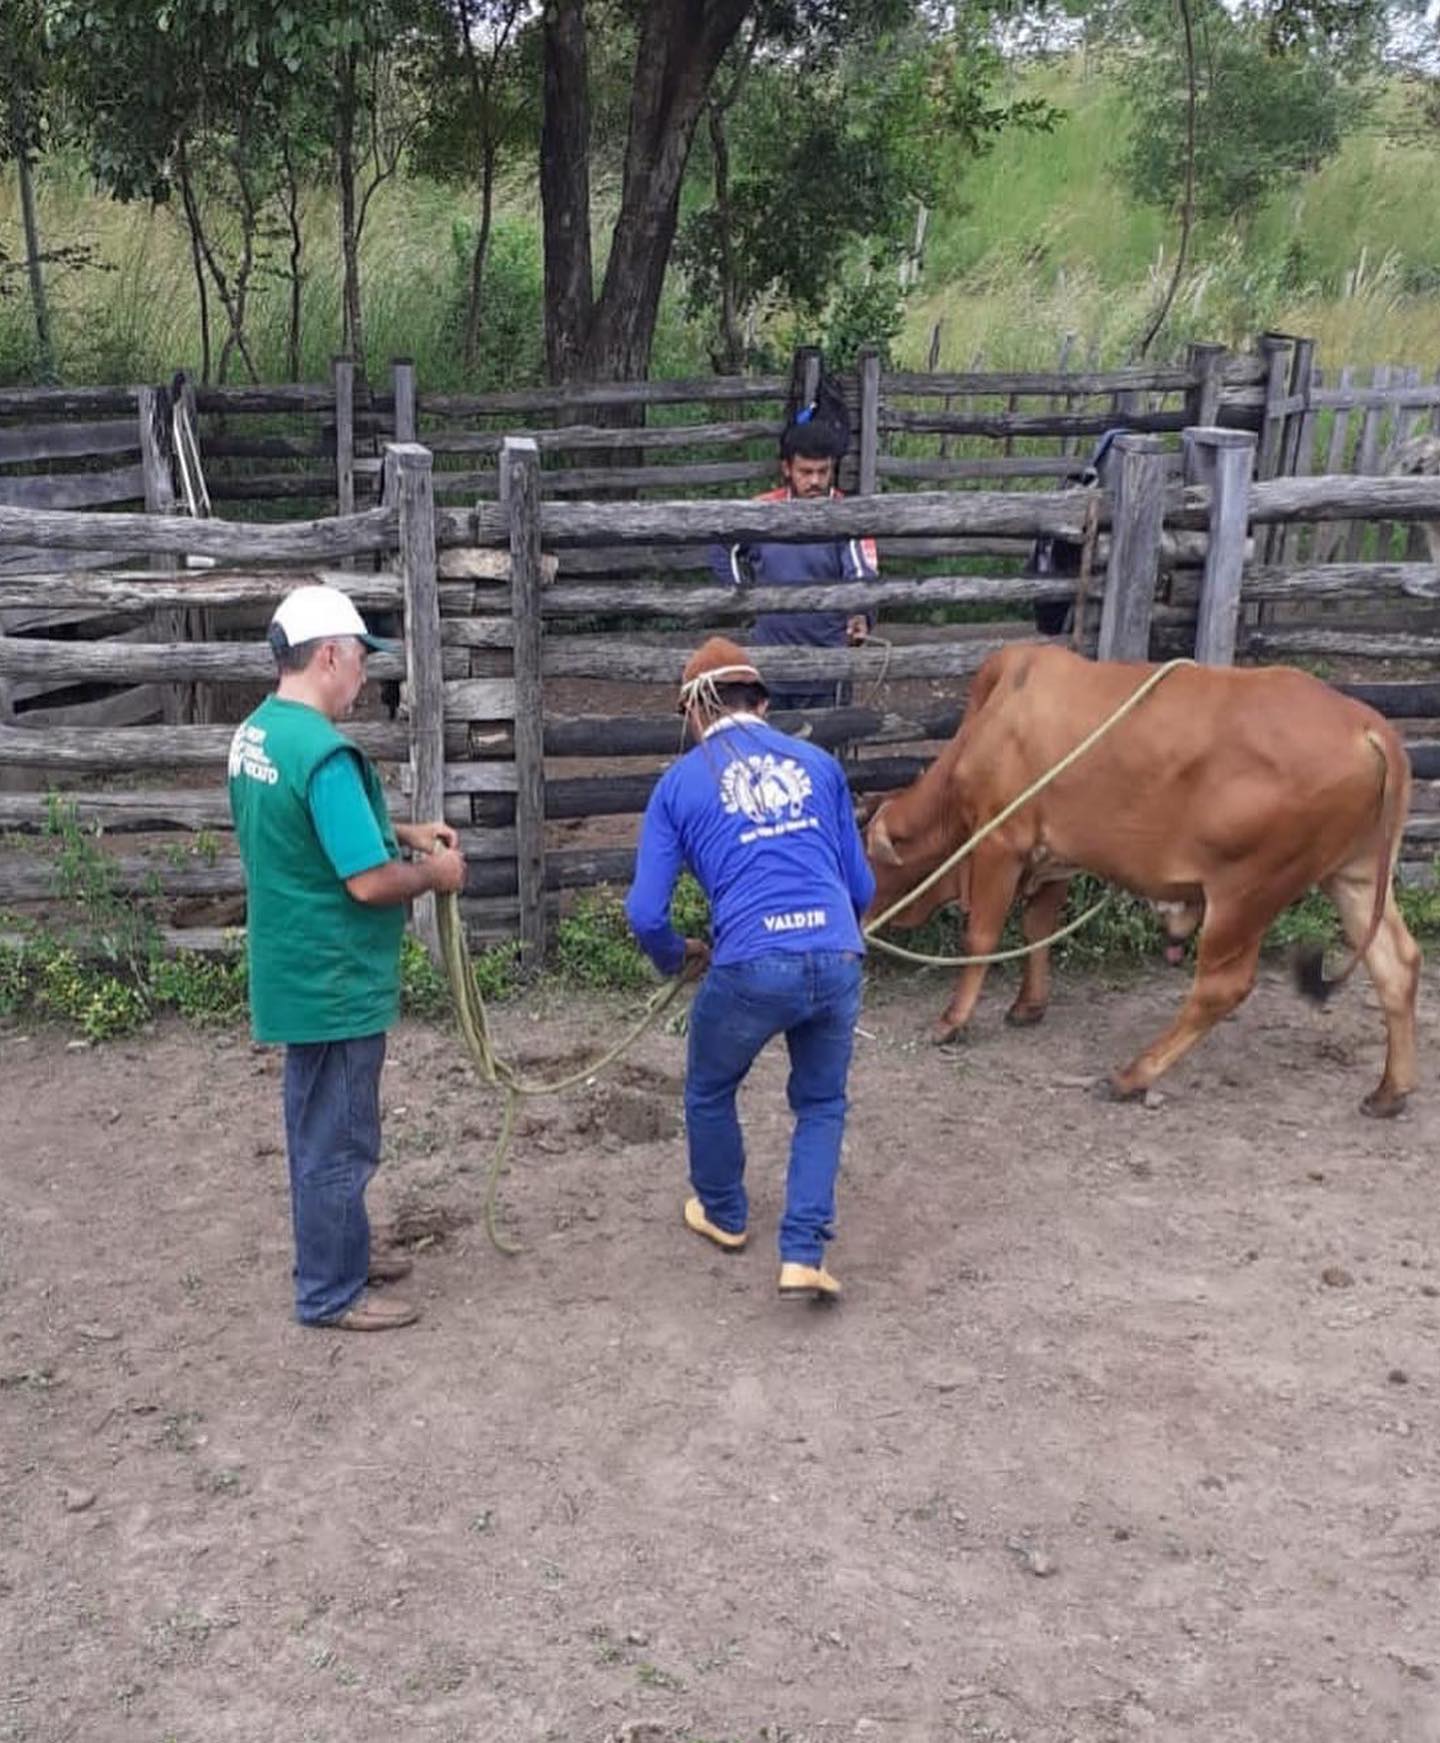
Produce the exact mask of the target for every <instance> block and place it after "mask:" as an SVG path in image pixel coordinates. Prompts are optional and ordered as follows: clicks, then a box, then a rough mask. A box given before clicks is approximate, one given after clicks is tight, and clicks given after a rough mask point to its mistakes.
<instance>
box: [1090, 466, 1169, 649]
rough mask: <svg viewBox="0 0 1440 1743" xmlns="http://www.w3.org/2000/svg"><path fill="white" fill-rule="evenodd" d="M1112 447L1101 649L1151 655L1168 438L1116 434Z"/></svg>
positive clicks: (1163, 513)
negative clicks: (1113, 464) (1111, 510)
mask: <svg viewBox="0 0 1440 1743" xmlns="http://www.w3.org/2000/svg"><path fill="white" fill-rule="evenodd" d="M1112 452H1113V453H1114V454H1115V455H1116V462H1117V463H1116V469H1115V470H1116V484H1115V496H1114V514H1113V517H1112V522H1111V529H1110V562H1109V565H1108V567H1107V569H1106V572H1105V603H1104V605H1103V607H1102V608H1101V612H1100V645H1099V649H1098V653H1099V657H1100V658H1101V659H1102V660H1148V659H1149V657H1150V616H1151V613H1152V611H1153V610H1154V606H1155V582H1156V579H1157V577H1158V575H1159V573H1160V528H1161V523H1162V522H1163V520H1164V518H1165V443H1164V441H1163V440H1162V439H1161V438H1160V437H1159V436H1138V435H1124V436H1118V437H1117V438H1116V440H1115V443H1114V447H1113V449H1112Z"/></svg>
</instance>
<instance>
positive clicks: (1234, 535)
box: [1183, 427, 1255, 666]
mask: <svg viewBox="0 0 1440 1743" xmlns="http://www.w3.org/2000/svg"><path fill="white" fill-rule="evenodd" d="M1183 440H1184V443H1185V476H1186V478H1187V479H1189V480H1193V481H1194V482H1195V483H1197V484H1207V485H1209V487H1210V524H1209V531H1210V543H1209V546H1208V548H1207V550H1206V552H1205V573H1204V576H1203V578H1202V580H1201V583H1200V620H1199V623H1198V624H1197V626H1196V629H1195V658H1196V659H1197V660H1200V661H1202V662H1203V663H1204V664H1205V665H1207V666H1233V665H1234V663H1235V634H1236V626H1237V625H1238V623H1239V619H1240V583H1241V579H1242V577H1243V574H1244V569H1245V538H1246V534H1247V532H1248V529H1249V518H1250V517H1249V506H1250V474H1251V471H1252V470H1253V469H1254V465H1255V437H1254V436H1253V435H1252V434H1251V432H1250V431H1249V430H1222V429H1216V428H1214V427H1211V428H1209V429H1194V430H1186V431H1185V434H1184V437H1183Z"/></svg>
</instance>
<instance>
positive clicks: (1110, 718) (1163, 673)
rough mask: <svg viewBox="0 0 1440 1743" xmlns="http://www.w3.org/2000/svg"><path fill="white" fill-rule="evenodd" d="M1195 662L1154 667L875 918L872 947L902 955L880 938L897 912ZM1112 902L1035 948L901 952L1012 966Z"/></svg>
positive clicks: (955, 963) (916, 958)
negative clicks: (958, 953) (1095, 723)
mask: <svg viewBox="0 0 1440 1743" xmlns="http://www.w3.org/2000/svg"><path fill="white" fill-rule="evenodd" d="M1194 664H1195V661H1194V660H1167V661H1166V662H1165V664H1164V665H1163V666H1158V667H1156V669H1155V670H1154V671H1153V672H1152V673H1151V674H1150V676H1149V677H1148V678H1146V680H1145V681H1144V683H1143V684H1141V685H1139V687H1138V688H1137V689H1135V690H1134V691H1132V692H1131V694H1130V695H1129V696H1127V697H1126V698H1125V700H1124V701H1123V702H1122V703H1121V704H1120V706H1119V707H1118V708H1117V709H1116V710H1115V711H1114V713H1112V714H1109V715H1107V716H1106V718H1105V719H1104V720H1102V721H1101V722H1100V724H1099V726H1097V727H1096V728H1095V730H1094V731H1093V732H1089V733H1087V734H1086V735H1085V737H1084V738H1082V739H1081V740H1080V742H1079V744H1077V745H1075V746H1074V747H1073V748H1072V749H1071V750H1069V751H1067V752H1066V753H1065V755H1064V756H1063V757H1061V759H1060V761H1059V762H1058V763H1056V764H1055V765H1054V767H1053V768H1049V769H1047V770H1046V771H1045V773H1044V774H1043V775H1041V776H1040V777H1039V779H1038V780H1034V781H1032V782H1031V783H1030V785H1029V786H1028V787H1026V789H1025V791H1024V792H1023V793H1020V794H1018V795H1017V796H1016V797H1015V798H1013V799H1012V800H1011V801H1010V803H1009V804H1008V805H1006V806H1005V807H1004V809H1003V810H1001V811H998V812H996V814H995V815H994V816H993V817H992V818H991V819H990V821H989V822H988V823H985V824H982V825H981V827H980V828H979V829H977V830H976V831H975V833H974V834H973V835H972V836H971V837H970V839H969V840H968V841H965V842H963V843H962V844H961V845H960V846H959V847H957V848H956V849H955V851H954V853H952V854H951V855H950V857H949V858H948V859H945V860H942V861H941V862H940V864H939V865H938V866H936V868H935V870H934V871H932V872H931V873H930V874H929V876H928V877H925V878H923V879H922V880H921V881H920V882H919V883H918V884H917V885H916V886H915V888H914V889H913V890H910V891H907V893H906V894H905V895H903V896H901V897H900V898H899V900H898V901H895V902H892V903H891V904H890V906H889V907H888V908H887V909H886V910H885V912H884V913H883V914H881V915H879V916H878V917H877V918H876V919H874V920H872V921H871V922H870V924H869V925H868V926H867V927H866V928H865V937H866V938H867V939H868V940H869V941H870V942H871V943H872V944H876V945H878V946H879V947H880V949H882V950H888V951H891V952H900V946H899V945H898V944H896V945H891V944H887V943H886V941H885V940H884V939H883V938H880V937H878V936H877V934H878V933H879V932H880V931H881V929H882V928H883V927H885V926H888V925H889V924H890V922H891V921H892V920H893V919H894V918H895V916H896V915H897V914H901V913H903V912H904V911H905V909H906V908H908V907H909V906H910V904H911V903H912V902H914V901H916V900H917V899H918V898H919V897H920V896H923V895H924V894H925V892H926V891H927V890H930V889H933V888H934V887H935V885H936V884H938V883H939V882H940V880H941V878H943V877H944V876H945V875H946V873H947V872H950V871H953V870H954V869H955V867H956V866H957V865H959V864H960V862H961V861H962V860H965V859H968V858H969V857H970V855H971V854H972V853H974V851H975V849H976V848H977V847H979V845H980V843H981V842H982V841H984V840H986V839H987V838H988V837H989V836H991V835H993V834H994V833H995V831H996V830H997V829H999V828H1001V827H1002V826H1003V825H1004V824H1006V823H1008V822H1009V821H1010V819H1011V818H1012V817H1013V816H1014V815H1015V813H1016V812H1017V811H1019V810H1020V809H1021V808H1022V807H1023V806H1025V805H1028V804H1029V803H1030V801H1031V800H1032V799H1033V798H1035V797H1036V796H1037V795H1038V794H1040V793H1043V792H1044V790H1045V789H1046V787H1048V786H1049V785H1050V783H1051V782H1052V781H1057V780H1059V778H1060V776H1061V775H1063V774H1064V773H1065V771H1066V770H1067V769H1068V768H1071V767H1072V766H1073V765H1074V764H1075V763H1078V762H1079V760H1080V759H1081V757H1083V756H1084V755H1085V754H1086V752H1087V751H1089V750H1092V749H1093V748H1094V746H1095V745H1097V744H1098V743H1099V742H1100V740H1101V739H1102V738H1104V736H1105V734H1106V733H1107V732H1109V731H1110V729H1111V728H1112V727H1115V726H1118V725H1119V724H1120V722H1121V721H1122V720H1124V718H1125V717H1126V715H1127V714H1129V713H1130V712H1131V710H1132V709H1135V708H1138V707H1139V706H1140V704H1141V703H1142V702H1143V701H1144V700H1145V698H1146V697H1147V696H1148V695H1149V694H1150V692H1151V691H1152V690H1153V689H1154V688H1155V686H1156V685H1157V684H1159V683H1162V682H1163V681H1164V680H1165V679H1166V678H1168V677H1169V676H1170V674H1171V673H1172V672H1174V671H1178V670H1179V668H1180V667H1181V666H1193V665H1194ZM1109 899H1110V898H1109V897H1108V896H1106V897H1105V898H1104V899H1103V900H1101V901H1099V902H1097V903H1096V904H1095V905H1094V907H1092V908H1090V909H1089V910H1087V912H1086V913H1084V914H1083V915H1081V917H1080V919H1079V920H1077V921H1074V922H1073V923H1072V924H1071V925H1069V926H1065V927H1062V928H1061V930H1060V931H1058V932H1052V933H1051V934H1050V936H1049V937H1048V938H1041V939H1038V940H1037V941H1036V942H1035V943H1033V944H1025V945H1022V946H1020V947H1019V948H1018V949H1015V950H1003V951H992V952H991V953H990V954H988V955H985V956H922V955H921V954H920V953H919V952H917V951H913V950H912V951H904V952H901V954H903V956H904V957H905V958H906V960H907V961H910V962H923V963H925V964H926V965H928V966H931V967H935V968H967V967H971V966H978V965H980V964H981V963H990V962H1011V961H1014V959H1015V958H1016V957H1020V956H1030V955H1033V954H1034V952H1035V951H1037V950H1045V949H1047V948H1048V947H1049V946H1050V945H1052V944H1055V943H1057V942H1058V941H1059V940H1060V939H1062V938H1065V937H1068V936H1069V934H1070V933H1071V932H1074V931H1077V930H1078V929H1079V927H1080V926H1081V925H1083V924H1084V922H1085V921H1086V920H1089V919H1091V918H1093V916H1094V915H1096V914H1098V913H1099V912H1100V910H1101V908H1103V907H1104V906H1105V903H1106V902H1107V901H1109Z"/></svg>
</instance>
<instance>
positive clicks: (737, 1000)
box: [625, 636, 875, 1299]
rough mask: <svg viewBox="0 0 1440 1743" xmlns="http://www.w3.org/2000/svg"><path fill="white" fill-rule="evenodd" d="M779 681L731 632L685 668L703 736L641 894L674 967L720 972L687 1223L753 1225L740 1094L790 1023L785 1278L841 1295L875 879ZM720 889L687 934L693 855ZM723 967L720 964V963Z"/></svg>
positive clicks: (699, 1074)
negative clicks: (849, 1086)
mask: <svg viewBox="0 0 1440 1743" xmlns="http://www.w3.org/2000/svg"><path fill="white" fill-rule="evenodd" d="M768 706H769V692H768V689H767V687H766V685H765V683H764V681H763V680H762V678H761V677H760V674H759V672H758V671H757V670H756V668H755V667H754V665H753V664H752V663H751V662H750V659H749V657H748V656H747V655H746V654H745V652H744V650H743V649H741V648H739V647H737V646H736V645H735V643H734V642H732V641H727V640H726V639H725V638H724V637H723V636H714V637H712V638H711V639H710V640H709V641H707V642H706V643H705V645H704V646H703V647H702V648H701V649H700V650H699V652H698V653H696V654H695V655H694V657H693V658H692V659H691V660H690V662H689V664H688V665H687V666H686V668H685V673H684V681H683V682H682V684H681V687H680V709H681V712H682V713H683V714H684V716H685V722H686V725H687V727H688V729H689V732H690V735H691V737H692V738H693V739H694V740H695V741H696V742H695V745H694V748H693V749H692V750H690V751H689V752H687V753H686V755H685V756H683V757H682V758H681V759H680V761H679V762H677V763H674V764H672V766H671V767H670V768H669V769H667V770H666V772H665V774H664V775H663V776H662V777H661V779H660V781H659V783H658V784H657V785H656V788H655V791H654V792H653V793H652V794H651V796H650V803H649V805H648V806H647V807H646V809H645V818H644V822H643V823H642V825H641V830H640V849H639V853H638V856H637V858H636V864H635V881H634V883H633V884H632V885H631V888H630V894H629V898H628V900H627V901H626V904H625V911H626V913H627V915H628V916H629V920H630V924H631V927H632V928H633V929H634V932H635V936H636V937H637V938H638V939H639V941H640V944H641V946H642V947H643V948H644V950H645V952H646V954H647V955H648V956H649V957H650V959H651V961H652V962H653V963H654V964H655V966H656V967H657V968H658V969H659V970H660V972H661V973H662V974H678V973H680V972H681V970H682V969H683V970H686V971H687V972H688V973H691V974H693V975H702V974H703V975H704V976H705V978H704V980H703V981H702V983H701V986H700V990H699V992H698V993H697V994H696V996H695V1004H694V1007H693V1009H692V1010H691V1013H690V1038H689V1056H688V1060H687V1065H686V1074H685V1127H686V1135H687V1139H688V1144H689V1153H690V1182H691V1185H692V1186H693V1187H694V1189H695V1196H694V1197H693V1198H691V1199H689V1200H688V1201H687V1203H686V1205H685V1222H686V1225H687V1226H688V1227H689V1228H691V1229H693V1230H694V1232H695V1233H696V1234H698V1235H703V1236H704V1237H705V1238H706V1239H707V1240H710V1241H713V1242H714V1243H715V1245H716V1246H718V1247H720V1248H722V1249H723V1250H725V1251H726V1252H738V1251H739V1249H740V1248H741V1247H743V1246H744V1245H745V1242H746V1239H747V1227H746V1223H747V1215H748V1201H747V1198H746V1194H745V1146H744V1140H743V1138H742V1136H741V1132H740V1121H739V1119H738V1117H737V1115H736V1112H735V1096H736V1092H737V1091H738V1090H739V1088H740V1085H741V1083H742V1082H743V1081H744V1079H745V1076H746V1074H747V1073H748V1072H749V1070H750V1067H751V1065H752V1064H753V1063H754V1061H755V1059H756V1056H757V1055H758V1054H759V1052H760V1050H761V1048H762V1047H764V1045H765V1043H766V1042H767V1041H769V1040H770V1039H771V1037H772V1036H775V1035H779V1034H783V1035H784V1036H785V1043H786V1046H787V1047H788V1049H789V1052H790V1083H789V1100H790V1106H791V1109H792V1110H793V1112H794V1114H795V1131H794V1136H793V1139H792V1141H791V1146H790V1168H789V1174H788V1177H787V1182H786V1194H785V1214H784V1216H783V1217H782V1219H781V1222H780V1259H781V1265H780V1292H781V1294H782V1295H785V1296H801V1297H813V1298H816V1299H826V1298H833V1297H835V1296H837V1295H838V1294H839V1293H840V1285H839V1283H838V1282H837V1281H836V1280H835V1278H834V1277H832V1276H831V1274H830V1273H829V1272H828V1271H827V1270H826V1269H825V1265H824V1257H825V1244H826V1242H827V1241H829V1240H830V1239H831V1238H832V1236H833V1228H832V1224H833V1221H834V1216H835V1179H836V1176H837V1174H838V1173H839V1170H840V1145H841V1140H842V1138H843V1136H844V1131H845V1107H846V1099H845V1083H846V1077H847V1075H848V1073H849V1069H850V1052H851V1047H852V1045H853V1040H854V1031H855V1023H856V1019H857V1018H858V1016H859V1013H860V960H861V956H862V955H863V953H864V949H865V945H864V941H863V939H862V938H861V935H860V915H861V914H863V913H864V912H865V909H866V908H867V907H868V905H869V903H870V900H871V898H872V897H873V896H874V894H875V878H874V874H873V873H872V872H871V870H870V866H869V863H868V862H867V860H866V858H865V849H864V846H863V844H862V842H861V840H860V832H859V830H858V829H857V827H856V824H855V813H854V809H853V807H852V805H851V800H850V792H849V789H848V787H847V785H846V782H845V776H844V774H843V773H842V771H841V768H840V765H839V763H837V762H836V761H835V759H834V757H832V756H831V755H830V754H829V753H828V752H827V751H824V750H821V749H820V748H819V747H818V746H817V745H813V744H810V743H807V742H805V741H802V740H799V739H794V738H789V737H787V736H786V735H785V734H784V733H781V732H777V731H776V730H775V729H774V728H773V727H771V726H768V725H766V723H765V714H766V710H767V708H768ZM687 867H688V869H689V870H690V871H691V872H693V873H694V875H695V877H696V878H697V879H698V881H699V883H700V886H701V888H702V889H703V890H704V891H705V894H706V896H707V897H708V898H709V902H710V923H711V931H712V934H713V938H714V942H713V945H709V946H707V945H706V944H704V943H703V942H701V941H700V940H698V939H694V938H682V937H681V936H680V935H679V934H678V933H677V932H676V931H675V929H674V926H673V925H672V924H671V920H670V900H671V895H672V893H673V891H674V888H675V881H676V879H677V878H678V877H679V875H680V872H681V870H682V868H687ZM707 968H708V970H709V972H708V973H706V970H707Z"/></svg>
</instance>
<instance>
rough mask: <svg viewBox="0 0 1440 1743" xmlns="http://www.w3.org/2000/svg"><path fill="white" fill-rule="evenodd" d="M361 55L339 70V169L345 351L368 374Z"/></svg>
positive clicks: (353, 53) (352, 51)
mask: <svg viewBox="0 0 1440 1743" xmlns="http://www.w3.org/2000/svg"><path fill="white" fill-rule="evenodd" d="M359 62H360V51H359V49H358V48H355V47H351V48H348V49H346V50H345V51H344V52H343V53H342V54H341V56H340V59H339V64H338V66H337V69H336V74H337V76H336V105H335V169H336V174H337V176H338V179H339V182H340V255H341V259H342V261H343V263H344V289H343V293H342V298H341V309H342V331H341V345H340V348H341V350H342V351H344V352H346V353H347V354H348V355H349V356H351V357H353V358H354V359H355V362H356V365H357V367H358V369H359V371H360V374H361V376H362V377H363V376H364V374H365V343H364V324H363V319H362V315H361V309H360V238H359V234H358V231H357V219H356V201H355V122H356V114H357V110H358V108H359V97H358V94H357V90H356V85H357V81H358V72H359Z"/></svg>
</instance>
